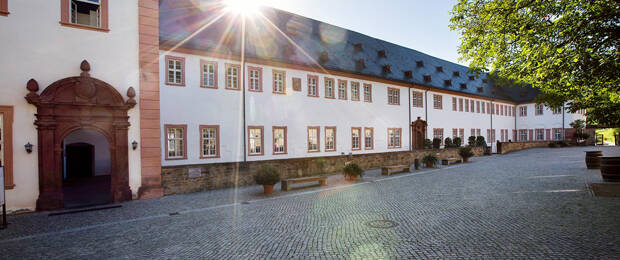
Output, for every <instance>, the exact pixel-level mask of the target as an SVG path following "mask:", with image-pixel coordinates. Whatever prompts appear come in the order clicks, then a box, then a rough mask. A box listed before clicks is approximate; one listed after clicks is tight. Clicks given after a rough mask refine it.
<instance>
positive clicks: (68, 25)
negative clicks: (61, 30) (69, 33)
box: [59, 21, 110, 33]
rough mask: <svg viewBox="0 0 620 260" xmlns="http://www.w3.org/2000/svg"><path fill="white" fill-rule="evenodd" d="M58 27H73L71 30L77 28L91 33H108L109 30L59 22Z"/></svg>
mask: <svg viewBox="0 0 620 260" xmlns="http://www.w3.org/2000/svg"><path fill="white" fill-rule="evenodd" d="M59 23H60V25H62V26H67V27H73V28H78V29H85V30H91V31H97V32H106V33H107V32H109V31H110V29H108V28H99V27H93V26H88V25H82V24H74V23H67V22H62V21H61V22H59Z"/></svg>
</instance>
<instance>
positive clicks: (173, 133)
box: [164, 125, 187, 160]
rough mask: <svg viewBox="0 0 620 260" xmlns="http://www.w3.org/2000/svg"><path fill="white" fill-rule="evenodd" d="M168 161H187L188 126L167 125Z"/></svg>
mask: <svg viewBox="0 0 620 260" xmlns="http://www.w3.org/2000/svg"><path fill="white" fill-rule="evenodd" d="M164 128H165V129H166V160H180V159H187V153H186V152H185V151H186V150H187V125H165V126H164Z"/></svg>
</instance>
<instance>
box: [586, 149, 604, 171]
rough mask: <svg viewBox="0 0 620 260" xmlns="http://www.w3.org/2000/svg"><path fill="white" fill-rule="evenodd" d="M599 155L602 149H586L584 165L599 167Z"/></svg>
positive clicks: (592, 167) (593, 167)
mask: <svg viewBox="0 0 620 260" xmlns="http://www.w3.org/2000/svg"><path fill="white" fill-rule="evenodd" d="M600 156H603V152H602V151H586V167H588V169H599V168H601V157H600Z"/></svg>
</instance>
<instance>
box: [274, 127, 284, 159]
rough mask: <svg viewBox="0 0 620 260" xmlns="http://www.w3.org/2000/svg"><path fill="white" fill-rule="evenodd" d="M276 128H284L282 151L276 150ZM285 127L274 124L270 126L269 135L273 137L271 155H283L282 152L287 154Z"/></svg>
mask: <svg viewBox="0 0 620 260" xmlns="http://www.w3.org/2000/svg"><path fill="white" fill-rule="evenodd" d="M276 130H284V151H283V152H276ZM287 131H288V130H287V127H286V126H274V127H272V128H271V137H272V139H273V151H272V154H273V155H284V154H288V140H287V139H288V133H287Z"/></svg>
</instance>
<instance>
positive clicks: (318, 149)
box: [306, 126, 336, 153]
mask: <svg viewBox="0 0 620 260" xmlns="http://www.w3.org/2000/svg"><path fill="white" fill-rule="evenodd" d="M310 130H316V150H310ZM334 134H336V133H334ZM307 135H308V139H307V142H306V146H307V148H308V153H319V152H321V127H320V126H308V131H307ZM335 144H336V143H335V142H334V147H335Z"/></svg>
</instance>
